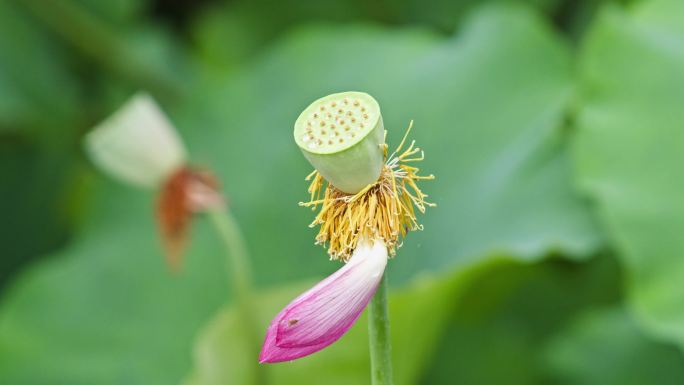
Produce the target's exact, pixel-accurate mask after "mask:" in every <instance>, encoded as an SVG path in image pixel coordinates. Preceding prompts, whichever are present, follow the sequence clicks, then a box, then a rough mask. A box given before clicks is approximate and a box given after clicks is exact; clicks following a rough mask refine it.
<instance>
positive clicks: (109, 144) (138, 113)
mask: <svg viewBox="0 0 684 385" xmlns="http://www.w3.org/2000/svg"><path fill="white" fill-rule="evenodd" d="M85 145H86V150H87V152H88V154H89V155H90V158H91V160H92V161H93V162H94V163H95V164H96V165H97V166H98V167H100V168H101V169H102V170H103V171H105V172H107V173H109V174H110V175H111V176H113V177H114V178H117V179H120V180H122V181H124V182H128V183H131V184H135V185H138V186H143V187H156V186H158V185H159V184H160V183H162V182H163V181H164V179H166V178H167V177H168V176H169V175H170V174H171V173H172V172H173V171H175V170H176V169H178V168H179V167H181V166H182V165H184V164H185V162H186V158H187V154H186V151H185V148H184V147H183V143H182V141H181V139H180V138H179V136H178V134H177V132H176V130H175V129H174V127H173V126H172V125H171V123H170V122H169V120H168V119H167V118H166V116H164V113H163V112H162V111H161V109H160V108H159V106H158V105H157V103H155V101H154V99H152V98H151V97H150V96H149V95H147V94H145V93H140V94H137V95H135V96H134V97H133V98H132V99H131V100H129V101H128V102H127V103H126V104H125V105H124V106H123V107H121V109H119V110H118V111H116V112H115V113H114V114H113V115H112V116H110V117H109V118H107V119H106V120H105V121H104V122H102V123H100V124H99V125H98V126H97V127H95V129H94V130H93V131H92V132H90V133H89V134H88V135H87V136H86V138H85Z"/></svg>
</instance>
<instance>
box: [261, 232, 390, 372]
mask: <svg viewBox="0 0 684 385" xmlns="http://www.w3.org/2000/svg"><path fill="white" fill-rule="evenodd" d="M386 264H387V248H386V247H385V245H384V244H383V243H382V242H374V243H372V244H371V243H369V242H368V243H364V244H359V246H358V247H357V248H356V250H355V251H354V254H353V255H352V257H351V259H350V260H349V262H347V264H345V265H344V266H343V267H342V268H340V269H339V270H338V271H336V272H335V273H333V274H332V275H330V276H329V277H328V278H326V279H324V280H323V281H321V282H319V283H318V284H317V285H316V286H314V287H313V288H312V289H310V290H309V291H307V292H305V293H304V294H302V295H300V296H299V297H297V298H296V299H295V300H294V301H292V302H291V303H290V304H289V305H287V306H286V307H285V309H283V310H282V311H281V312H280V313H278V315H277V316H276V317H275V319H273V321H271V324H270V326H269V327H268V331H267V332H266V340H265V341H264V346H263V348H262V350H261V354H260V355H259V362H262V363H263V362H281V361H289V360H294V359H297V358H300V357H304V356H307V355H309V354H312V353H315V352H317V351H319V350H321V349H323V348H325V347H326V346H328V345H330V344H332V343H333V342H335V341H337V340H338V339H339V338H340V337H342V335H343V334H344V333H346V332H347V330H349V328H350V327H351V326H352V325H353V324H354V322H355V321H356V320H357V319H358V318H359V316H360V315H361V313H362V312H363V309H365V308H366V305H368V302H369V301H370V299H371V298H372V297H373V294H375V290H376V289H377V287H378V283H379V282H380V278H382V274H383V272H384V270H385V266H386Z"/></svg>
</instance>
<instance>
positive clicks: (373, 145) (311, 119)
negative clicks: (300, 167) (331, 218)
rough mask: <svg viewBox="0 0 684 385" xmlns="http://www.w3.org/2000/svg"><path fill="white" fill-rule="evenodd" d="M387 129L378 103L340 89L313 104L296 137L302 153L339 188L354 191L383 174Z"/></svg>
mask: <svg viewBox="0 0 684 385" xmlns="http://www.w3.org/2000/svg"><path fill="white" fill-rule="evenodd" d="M384 136H385V129H384V127H383V124H382V115H380V106H379V105H378V102H377V101H375V99H373V97H372V96H370V95H368V94H366V93H363V92H341V93H338V94H332V95H328V96H325V97H323V98H320V99H318V100H316V101H315V102H313V103H311V104H310V105H309V106H308V107H307V108H306V109H305V110H304V111H303V112H302V113H301V114H300V115H299V117H298V118H297V121H296V122H295V127H294V137H295V141H296V142H297V145H298V146H299V148H301V150H302V153H303V154H304V157H305V158H306V159H307V160H308V161H309V163H311V165H312V166H314V167H315V168H316V169H317V170H318V172H320V173H321V175H322V176H323V177H324V178H325V179H326V180H327V181H328V182H329V183H331V184H332V185H333V186H335V187H336V188H337V189H339V190H341V191H343V192H345V193H349V194H355V193H357V192H359V191H361V190H362V189H363V188H364V187H366V186H367V185H369V184H371V183H374V182H376V181H377V180H378V178H379V177H380V173H381V171H382V167H383V162H384V154H383V148H382V144H383V143H384Z"/></svg>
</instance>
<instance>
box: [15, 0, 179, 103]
mask: <svg viewBox="0 0 684 385" xmlns="http://www.w3.org/2000/svg"><path fill="white" fill-rule="evenodd" d="M17 2H18V3H20V4H22V5H24V6H25V8H26V9H27V10H29V11H30V12H31V13H33V14H34V16H36V17H37V18H39V19H40V20H42V21H43V22H44V23H45V24H46V25H47V26H48V27H50V28H51V29H52V30H53V31H55V33H57V34H58V35H60V36H61V37H62V38H63V39H64V40H66V41H67V42H68V43H70V44H71V45H73V46H74V47H76V48H77V49H78V50H80V51H81V52H82V53H83V54H85V55H86V56H89V57H90V58H91V59H94V60H96V61H97V62H98V63H99V64H100V65H101V66H103V67H105V68H108V69H109V70H111V71H112V72H114V73H116V74H117V75H119V76H121V77H123V78H126V79H128V80H129V81H131V82H132V83H134V84H135V85H136V86H138V87H143V88H145V89H147V90H149V91H150V92H152V93H153V94H156V95H157V96H159V97H161V98H169V97H171V98H175V97H177V96H179V94H180V92H181V87H180V84H178V83H177V82H175V81H174V80H172V79H170V78H168V77H165V76H163V75H162V71H160V69H159V68H155V67H154V66H153V65H150V64H149V63H148V62H147V61H145V60H143V59H142V58H141V57H139V56H138V55H137V54H136V52H135V51H134V50H133V49H131V48H130V45H129V43H128V42H127V41H126V40H125V39H124V38H123V37H122V36H121V34H120V33H117V32H116V31H114V30H112V29H111V28H109V26H107V25H106V24H104V23H103V22H102V21H100V20H98V19H97V18H96V17H94V16H93V15H91V14H90V13H89V12H88V11H86V10H84V9H82V8H81V7H79V6H78V5H76V4H74V3H73V2H72V0H20V1H17Z"/></svg>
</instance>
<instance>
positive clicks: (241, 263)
mask: <svg viewBox="0 0 684 385" xmlns="http://www.w3.org/2000/svg"><path fill="white" fill-rule="evenodd" d="M208 215H209V218H210V219H211V222H212V224H213V225H214V227H215V228H216V231H217V232H218V234H219V236H220V237H221V241H222V242H223V245H224V246H225V248H226V251H227V253H226V268H227V271H228V277H229V280H230V283H231V286H232V290H233V294H234V296H235V303H236V306H237V309H238V316H239V317H240V323H241V324H242V325H244V326H245V333H246V336H247V344H248V349H249V350H248V351H247V355H248V356H249V357H250V359H249V362H250V364H252V363H253V364H252V365H253V367H252V368H251V370H252V378H253V381H252V384H254V385H259V384H264V383H265V373H264V370H263V367H261V366H260V365H259V358H258V357H259V344H260V340H259V332H258V330H257V325H258V322H257V321H258V319H257V316H256V311H255V309H254V298H253V294H252V279H251V277H252V272H251V268H250V262H249V261H250V259H249V254H248V252H247V247H246V244H245V243H246V242H245V240H244V237H243V236H242V232H241V231H240V227H239V226H238V223H237V221H236V220H235V217H233V215H232V214H231V213H230V211H228V210H225V209H214V210H211V211H209V212H208Z"/></svg>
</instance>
